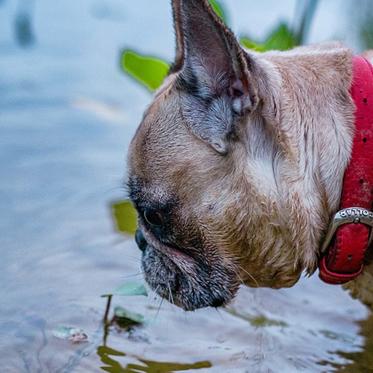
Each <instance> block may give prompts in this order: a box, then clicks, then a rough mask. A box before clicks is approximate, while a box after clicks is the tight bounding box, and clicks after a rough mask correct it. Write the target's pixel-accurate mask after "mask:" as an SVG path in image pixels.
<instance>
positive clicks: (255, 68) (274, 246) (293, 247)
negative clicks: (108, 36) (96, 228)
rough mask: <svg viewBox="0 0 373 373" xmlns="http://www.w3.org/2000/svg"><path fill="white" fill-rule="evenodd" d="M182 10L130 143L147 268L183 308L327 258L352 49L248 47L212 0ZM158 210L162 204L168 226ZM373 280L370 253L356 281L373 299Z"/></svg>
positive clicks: (349, 134) (193, 0)
mask: <svg viewBox="0 0 373 373" xmlns="http://www.w3.org/2000/svg"><path fill="white" fill-rule="evenodd" d="M173 10H174V18H175V23H176V27H175V28H176V38H177V41H178V42H177V46H178V48H177V53H176V60H175V63H174V66H173V68H172V69H171V73H170V75H169V76H168V77H167V78H166V79H165V81H164V82H163V84H162V86H161V87H160V88H159V90H158V92H157V93H156V95H155V98H154V101H153V103H152V104H151V105H150V107H149V108H148V110H147V112H146V113H145V115H144V119H143V121H142V123H141V125H140V127H139V129H138V131H137V133H136V135H135V137H134V139H133V141H132V144H131V148H130V152H129V190H130V194H131V199H132V201H133V202H134V204H135V206H136V207H137V209H138V211H139V227H140V230H141V231H142V234H143V243H144V245H143V246H144V247H143V248H144V252H143V268H144V273H145V278H146V280H147V281H148V283H149V284H150V286H151V287H152V288H153V289H154V290H155V291H157V292H158V293H159V294H160V295H161V296H163V297H166V298H168V299H169V300H170V301H172V302H174V303H176V304H178V305H180V306H181V307H183V308H184V309H195V308H199V307H205V306H209V305H213V306H216V305H221V304H226V303H227V302H229V301H230V300H231V299H232V297H233V296H234V294H235V292H236V291H237V289H238V286H239V284H240V283H242V282H244V283H246V284H248V285H251V286H267V287H272V288H281V287H288V286H292V285H294V284H295V283H296V282H297V280H298V279H299V276H300V274H301V273H302V271H303V270H306V271H307V272H308V273H309V274H312V273H314V271H315V270H316V268H317V263H318V260H319V248H320V243H321V242H322V240H323V237H324V235H325V232H326V229H327V226H328V223H329V220H330V217H331V216H332V214H333V213H334V212H336V211H337V209H338V205H339V199H340V192H341V184H342V179H343V175H344V170H345V168H346V166H347V163H348V161H349V157H350V153H351V144H352V138H353V125H354V105H353V102H352V100H351V97H350V94H349V88H350V85H351V79H352V59H353V52H352V51H351V50H350V49H349V48H347V47H345V46H344V45H343V44H342V43H339V42H328V43H324V44H321V45H316V46H309V47H299V48H295V49H293V50H290V51H287V52H267V53H255V52H252V51H245V50H243V49H242V48H241V47H240V46H238V43H237V41H236V39H235V38H234V36H233V34H232V33H231V32H230V30H228V29H227V28H226V26H225V25H224V24H223V23H222V22H221V21H220V19H219V18H218V17H217V16H216V15H215V14H214V13H213V12H212V10H211V8H210V6H209V4H208V3H207V1H202V0H184V2H181V1H177V0H175V1H173ZM201 14H202V15H201ZM204 26H205V28H204ZM211 30H214V34H213V35H211ZM216 35H217V36H216ZM200 38H202V39H203V40H205V41H206V45H208V46H209V47H207V46H206V45H205V44H204V42H203V41H202V42H201V41H200V40H199V39H200ZM211 45H213V46H214V48H211ZM209 53H210V54H211V55H210V54H209ZM216 61H219V62H216ZM228 62H229V63H230V64H229V65H228ZM146 210H148V211H149V210H152V211H160V212H161V213H162V214H163V217H164V227H162V229H158V230H156V229H154V227H149V224H147V222H146V219H144V212H145V211H146ZM372 282H373V267H372V266H368V267H366V269H365V271H364V273H363V275H361V276H360V277H359V278H358V279H357V280H355V281H353V282H352V283H350V284H348V285H347V286H346V287H349V288H350V289H351V290H352V294H353V295H354V296H357V297H359V298H361V299H362V300H363V301H364V302H365V303H366V304H371V302H373V294H372V293H371V290H370V289H373V287H372V286H371V283H372ZM367 285H368V286H367Z"/></svg>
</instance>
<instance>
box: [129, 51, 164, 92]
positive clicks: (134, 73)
mask: <svg viewBox="0 0 373 373" xmlns="http://www.w3.org/2000/svg"><path fill="white" fill-rule="evenodd" d="M122 67H123V70H124V71H125V72H126V73H127V74H129V75H130V76H131V77H133V78H135V79H136V80H137V81H139V82H141V83H142V84H144V85H145V86H146V87H147V88H149V89H150V90H151V91H154V90H156V89H157V88H158V87H159V86H160V85H161V83H162V81H163V79H164V78H165V76H166V75H167V73H168V70H169V69H170V67H169V65H168V64H167V63H166V62H164V61H162V60H160V59H157V58H152V57H146V56H140V55H139V54H137V53H135V52H133V51H130V50H127V51H124V52H123V53H122Z"/></svg>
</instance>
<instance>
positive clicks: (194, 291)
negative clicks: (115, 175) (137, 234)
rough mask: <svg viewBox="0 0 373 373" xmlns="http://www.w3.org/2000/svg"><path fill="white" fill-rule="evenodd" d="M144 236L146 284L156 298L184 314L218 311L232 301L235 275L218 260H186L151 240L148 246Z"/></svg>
mask: <svg viewBox="0 0 373 373" xmlns="http://www.w3.org/2000/svg"><path fill="white" fill-rule="evenodd" d="M144 233H145V232H144ZM146 236H147V244H146V246H145V248H144V250H143V256H142V268H143V272H144V276H145V280H146V282H147V283H148V284H149V286H150V287H151V289H152V290H154V291H155V292H156V293H157V294H158V295H160V296H161V297H163V298H165V299H167V300H168V301H169V302H171V303H173V304H175V305H177V306H179V307H181V308H183V309H184V310H185V311H192V310H195V309H198V308H204V307H220V306H224V305H226V304H227V303H229V301H230V300H232V299H233V297H234V296H235V294H236V292H237V290H238V287H239V283H238V282H237V281H236V275H235V274H234V273H231V271H230V270H228V269H227V268H225V267H224V266H223V265H222V264H221V263H220V261H219V260H218V259H216V258H215V259H214V260H213V262H209V263H207V261H206V260H205V259H204V258H203V257H202V256H201V257H198V256H189V255H188V254H187V253H185V252H182V251H179V250H178V249H174V248H170V247H168V246H165V245H163V244H161V243H160V242H157V241H156V240H154V238H152V239H151V241H152V242H151V243H149V234H146ZM194 255H195V254H194Z"/></svg>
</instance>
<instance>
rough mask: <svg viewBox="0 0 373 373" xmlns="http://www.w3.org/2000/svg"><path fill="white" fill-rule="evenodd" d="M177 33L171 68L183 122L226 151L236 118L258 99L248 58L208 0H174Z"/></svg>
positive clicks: (247, 110) (236, 123) (249, 109)
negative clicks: (179, 99)
mask: <svg viewBox="0 0 373 373" xmlns="http://www.w3.org/2000/svg"><path fill="white" fill-rule="evenodd" d="M173 11H174V21H175V30H176V39H177V51H176V61H175V63H174V65H173V71H174V72H175V71H178V70H179V76H178V78H177V83H176V84H177V87H178V89H179V90H180V91H181V93H182V106H183V108H182V110H183V115H184V118H185V121H186V123H187V126H188V127H189V128H190V130H191V131H192V132H193V133H194V134H195V136H197V137H198V138H200V139H202V140H203V141H205V142H207V143H208V144H209V145H211V146H212V147H213V148H214V149H215V150H216V151H218V152H219V153H221V154H225V153H227V152H228V150H229V144H230V142H231V140H232V138H234V137H235V135H236V133H237V130H238V128H237V126H238V122H240V119H241V118H242V117H244V116H245V115H246V114H247V113H248V112H249V111H251V110H253V109H254V108H255V106H256V103H257V97H256V90H255V88H254V87H253V86H252V84H251V78H250V71H249V65H250V63H251V61H250V58H249V57H248V56H247V55H246V53H245V52H244V51H243V49H242V48H241V47H240V45H239V44H238V41H237V40H236V38H235V37H234V35H233V33H232V32H231V31H230V30H229V28H228V27H227V26H226V25H225V24H224V23H223V21H222V20H221V19H220V18H219V17H218V16H217V14H216V13H215V12H214V10H213V9H212V7H211V5H210V4H209V2H208V0H173Z"/></svg>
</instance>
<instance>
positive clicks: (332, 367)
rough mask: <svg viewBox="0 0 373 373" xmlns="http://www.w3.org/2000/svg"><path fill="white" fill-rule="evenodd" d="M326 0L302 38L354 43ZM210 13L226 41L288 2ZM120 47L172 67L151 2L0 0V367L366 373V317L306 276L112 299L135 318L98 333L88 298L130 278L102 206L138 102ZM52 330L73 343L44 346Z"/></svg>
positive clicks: (133, 266) (271, 21) (96, 302)
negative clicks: (178, 300)
mask: <svg viewBox="0 0 373 373" xmlns="http://www.w3.org/2000/svg"><path fill="white" fill-rule="evenodd" d="M339 4H340V3H339V2H337V1H324V2H322V3H321V5H320V8H319V10H318V13H317V17H316V20H315V28H314V29H312V32H311V35H310V40H311V41H320V40H326V39H330V38H334V37H339V38H345V39H346V40H347V41H348V42H350V43H353V44H352V46H354V47H355V48H356V49H357V50H358V49H359V44H357V42H356V41H355V40H356V38H354V36H353V35H350V34H349V33H345V32H344V31H343V30H344V28H343V25H344V24H345V23H344V21H343V20H344V18H343V17H344V16H343V14H344V13H343V9H340V7H339V6H338V5H339ZM225 5H226V8H227V10H228V11H229V16H230V17H229V20H230V22H231V25H232V27H233V28H234V29H235V31H236V32H237V33H243V32H244V31H246V30H248V31H249V33H250V35H252V36H253V37H255V38H257V39H260V38H264V36H265V35H266V33H268V32H269V31H270V30H271V28H273V26H274V25H275V24H276V22H277V21H276V20H278V19H279V18H280V19H292V17H293V14H294V6H295V1H290V0H287V1H281V4H280V2H277V1H268V0H267V1H262V2H254V1H250V2H249V1H247V0H232V1H229V2H228V1H226V2H225ZM248 8H249V10H250V11H249V10H248ZM337 21H338V22H337ZM16 26H17V31H16V30H15V27H16ZM123 48H134V49H135V50H138V51H140V52H142V53H146V54H150V55H160V56H163V57H164V58H165V59H166V60H169V61H171V60H172V57H173V49H174V46H173V32H172V25H171V16H170V6H169V2H168V1H167V0H157V1H156V2H155V1H151V0H141V1H138V2H130V1H119V0H112V1H103V0H79V1H73V0H64V1H63V2H61V1H60V2H57V1H49V0H36V1H35V2H31V1H30V2H26V1H16V0H2V1H0V160H1V161H0V175H1V176H0V211H1V212H2V214H1V215H0V250H1V251H0V255H1V257H0V258H1V260H0V283H1V286H0V297H1V298H0V299H1V303H0V336H1V337H0V356H1V359H0V368H1V371H2V372H7V373H13V372H15V373H19V372H102V371H109V372H115V373H117V372H151V373H156V372H177V371H190V372H197V371H198V372H208V373H215V372H250V373H252V372H275V373H279V372H285V373H292V372H298V371H303V372H308V373H310V372H331V371H335V372H354V373H356V372H364V373H367V372H368V373H369V372H370V371H372V368H371V367H372V366H373V364H372V363H373V362H372V351H373V347H372V346H373V342H372V327H371V325H372V320H371V318H370V316H369V313H368V312H367V310H366V309H365V308H364V307H363V306H362V305H361V304H360V303H359V302H357V301H354V300H352V299H351V298H350V297H349V296H348V294H346V293H345V292H343V291H342V290H341V289H340V288H339V287H332V286H328V285H325V284H323V283H321V282H320V281H319V280H318V278H317V277H315V276H314V277H313V278H311V279H302V280H301V281H300V283H299V284H297V285H296V286H295V287H294V288H292V289H287V290H280V291H273V290H268V289H249V288H242V289H241V290H240V292H239V295H238V296H237V298H236V300H235V302H234V303H233V304H232V305H231V306H230V307H228V308H227V309H225V310H223V309H221V310H218V311H217V310H215V309H205V310H200V311H198V312H193V313H185V312H183V311H181V310H180V309H178V308H176V307H174V306H172V305H170V304H168V303H167V302H166V301H164V302H161V300H160V299H159V298H157V297H155V296H154V294H150V296H149V297H148V298H145V297H131V298H126V299H124V298H118V299H117V298H114V300H113V303H114V305H122V306H125V307H127V308H128V309H130V310H132V311H135V312H139V313H142V314H143V315H145V317H146V319H147V320H148V322H147V324H146V325H145V326H144V327H143V328H138V329H135V330H134V331H132V332H129V333H128V332H124V331H122V332H120V331H118V330H115V329H114V328H111V329H110V330H109V332H108V334H105V332H104V330H103V325H102V322H101V321H102V317H103V314H104V310H105V302H106V300H105V299H103V298H101V297H100V295H101V294H105V293H107V292H110V291H112V290H113V289H114V288H116V287H117V286H119V285H121V284H122V283H124V282H126V281H138V282H143V279H142V276H141V273H140V272H141V269H140V263H139V260H140V252H139V251H138V249H137V248H136V245H135V243H134V241H133V239H132V238H130V237H125V236H123V235H121V234H119V233H118V232H116V230H115V224H114V221H113V219H112V215H111V209H110V206H111V204H112V203H113V202H114V201H117V200H121V199H123V198H124V197H125V192H124V189H123V188H122V184H123V180H124V178H125V171H126V166H125V159H126V151H127V149H128V145H129V142H130V139H131V137H132V136H133V134H134V131H135V129H136V127H137V125H138V123H139V122H140V120H141V115H142V111H143V109H144V107H145V106H146V105H147V104H148V103H149V102H150V99H151V96H150V95H149V94H148V93H147V92H146V91H145V90H144V89H143V88H141V87H140V86H138V85H137V84H136V83H135V82H133V81H132V80H131V79H129V78H127V77H125V76H124V75H123V74H122V72H121V71H120V67H119V60H120V51H121V50H122V49H123ZM59 327H76V328H79V329H82V330H83V332H84V333H86V334H87V335H88V342H86V343H81V344H72V343H71V342H69V341H66V340H61V339H58V338H56V337H55V336H54V335H53V331H54V330H55V329H56V328H59Z"/></svg>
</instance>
